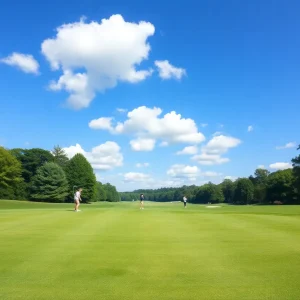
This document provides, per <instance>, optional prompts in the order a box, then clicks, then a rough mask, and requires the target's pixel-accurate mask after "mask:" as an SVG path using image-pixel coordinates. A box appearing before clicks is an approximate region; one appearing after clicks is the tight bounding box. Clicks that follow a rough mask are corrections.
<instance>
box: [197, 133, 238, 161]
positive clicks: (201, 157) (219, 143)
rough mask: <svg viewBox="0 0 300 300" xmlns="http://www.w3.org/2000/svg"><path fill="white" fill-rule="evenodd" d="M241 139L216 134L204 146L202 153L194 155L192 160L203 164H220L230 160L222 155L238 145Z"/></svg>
mask: <svg viewBox="0 0 300 300" xmlns="http://www.w3.org/2000/svg"><path fill="white" fill-rule="evenodd" d="M240 143H241V141H240V140H239V139H237V138H234V137H231V136H225V135H218V136H214V137H213V138H212V139H211V140H210V141H209V142H208V143H207V144H206V145H205V146H204V147H202V149H201V153H200V154H197V155H194V156H193V157H192V160H195V161H197V162H198V163H199V164H201V165H220V164H224V163H226V162H229V158H226V157H222V156H221V155H222V154H224V153H226V152H227V151H228V150H229V149H230V148H234V147H237V146H238V145H239V144H240Z"/></svg>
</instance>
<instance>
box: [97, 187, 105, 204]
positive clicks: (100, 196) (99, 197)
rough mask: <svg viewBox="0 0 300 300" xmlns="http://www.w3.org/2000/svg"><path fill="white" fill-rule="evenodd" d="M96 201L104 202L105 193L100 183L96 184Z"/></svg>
mask: <svg viewBox="0 0 300 300" xmlns="http://www.w3.org/2000/svg"><path fill="white" fill-rule="evenodd" d="M96 201H106V192H105V188H104V186H103V184H102V183H101V182H97V196H96Z"/></svg>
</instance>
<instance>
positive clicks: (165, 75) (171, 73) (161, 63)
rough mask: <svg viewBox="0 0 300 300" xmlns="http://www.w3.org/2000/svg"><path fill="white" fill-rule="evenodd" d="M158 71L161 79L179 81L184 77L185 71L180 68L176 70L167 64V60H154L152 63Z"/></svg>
mask: <svg viewBox="0 0 300 300" xmlns="http://www.w3.org/2000/svg"><path fill="white" fill-rule="evenodd" d="M154 64H155V66H156V67H157V69H158V73H159V77H160V78H162V79H172V78H175V79H178V80H179V79H181V78H182V77H183V76H184V75H186V70H185V69H182V68H176V67H174V66H173V65H171V64H170V63H169V61H168V60H156V61H155V62H154Z"/></svg>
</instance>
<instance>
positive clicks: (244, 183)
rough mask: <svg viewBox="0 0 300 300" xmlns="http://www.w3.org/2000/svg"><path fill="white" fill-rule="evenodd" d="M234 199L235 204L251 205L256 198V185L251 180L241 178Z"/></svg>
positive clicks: (237, 182) (237, 183)
mask: <svg viewBox="0 0 300 300" xmlns="http://www.w3.org/2000/svg"><path fill="white" fill-rule="evenodd" d="M235 184H236V188H235V192H234V197H233V203H234V204H250V203H252V201H253V197H254V185H253V183H252V182H251V180H250V179H249V178H239V179H238V180H237V181H236V182H235Z"/></svg>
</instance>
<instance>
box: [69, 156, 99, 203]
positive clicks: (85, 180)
mask: <svg viewBox="0 0 300 300" xmlns="http://www.w3.org/2000/svg"><path fill="white" fill-rule="evenodd" d="M65 172H66V175H67V179H68V183H69V187H70V194H69V199H70V200H73V196H74V195H73V188H82V189H83V191H82V201H83V202H93V201H95V199H96V195H97V181H96V176H95V174H94V172H93V168H92V166H91V164H90V163H89V162H88V161H87V159H86V158H85V157H84V156H83V155H82V154H80V153H77V154H76V155H75V156H74V157H73V158H72V159H70V161H69V162H68V164H67V166H66V169H65Z"/></svg>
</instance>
